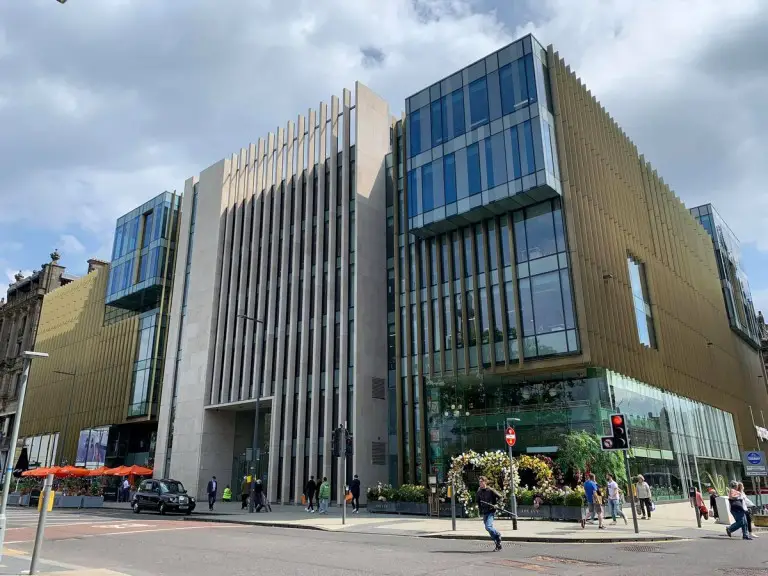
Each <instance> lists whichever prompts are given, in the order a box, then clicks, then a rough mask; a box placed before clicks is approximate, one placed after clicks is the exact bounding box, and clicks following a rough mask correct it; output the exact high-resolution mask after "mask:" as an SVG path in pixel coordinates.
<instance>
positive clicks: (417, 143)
mask: <svg viewBox="0 0 768 576" xmlns="http://www.w3.org/2000/svg"><path fill="white" fill-rule="evenodd" d="M408 144H409V146H410V148H411V150H410V152H411V154H410V155H411V156H416V154H419V153H420V152H421V110H416V111H414V112H411V115H410V117H409V119H408Z"/></svg>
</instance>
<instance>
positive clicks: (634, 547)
mask: <svg viewBox="0 0 768 576" xmlns="http://www.w3.org/2000/svg"><path fill="white" fill-rule="evenodd" d="M621 549H622V550H624V551H626V552H643V553H646V554H647V553H649V552H661V548H660V547H659V546H650V545H648V544H630V545H628V546H622V547H621Z"/></svg>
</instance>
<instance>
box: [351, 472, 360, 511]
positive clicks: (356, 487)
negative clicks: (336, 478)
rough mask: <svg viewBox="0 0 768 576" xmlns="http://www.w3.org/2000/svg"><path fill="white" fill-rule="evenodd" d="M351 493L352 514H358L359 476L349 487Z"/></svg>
mask: <svg viewBox="0 0 768 576" xmlns="http://www.w3.org/2000/svg"><path fill="white" fill-rule="evenodd" d="M349 491H350V493H351V494H352V513H353V514H357V513H358V512H360V478H358V476H357V474H355V477H354V478H353V479H352V482H351V483H350V485H349Z"/></svg>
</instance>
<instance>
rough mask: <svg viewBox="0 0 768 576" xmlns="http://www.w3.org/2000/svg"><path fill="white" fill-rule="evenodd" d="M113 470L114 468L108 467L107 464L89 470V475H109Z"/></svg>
mask: <svg viewBox="0 0 768 576" xmlns="http://www.w3.org/2000/svg"><path fill="white" fill-rule="evenodd" d="M111 472H112V468H107V467H106V466H99V467H98V468H94V469H93V470H88V476H109V475H110V473H111Z"/></svg>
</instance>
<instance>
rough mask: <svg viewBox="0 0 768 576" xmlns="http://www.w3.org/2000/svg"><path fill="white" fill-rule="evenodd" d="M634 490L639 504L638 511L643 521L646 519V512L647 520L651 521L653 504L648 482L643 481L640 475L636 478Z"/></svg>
mask: <svg viewBox="0 0 768 576" xmlns="http://www.w3.org/2000/svg"><path fill="white" fill-rule="evenodd" d="M635 489H636V490H637V499H638V501H639V502H640V511H641V512H642V514H643V518H642V519H643V520H645V519H646V512H647V513H648V516H647V518H648V520H650V519H651V511H652V510H653V502H652V501H651V498H652V497H653V494H652V493H651V487H650V486H648V482H646V481H645V478H643V475H642V474H639V475H638V476H637V482H636V483H635Z"/></svg>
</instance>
